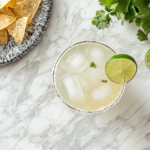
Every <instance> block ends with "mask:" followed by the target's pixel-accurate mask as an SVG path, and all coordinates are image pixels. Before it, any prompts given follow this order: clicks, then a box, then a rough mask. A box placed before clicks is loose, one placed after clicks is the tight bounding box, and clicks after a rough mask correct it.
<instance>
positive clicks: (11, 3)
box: [5, 0, 16, 8]
mask: <svg viewBox="0 0 150 150" xmlns="http://www.w3.org/2000/svg"><path fill="white" fill-rule="evenodd" d="M15 6H16V0H10V2H8V3H7V5H5V7H11V8H14V7H15Z"/></svg>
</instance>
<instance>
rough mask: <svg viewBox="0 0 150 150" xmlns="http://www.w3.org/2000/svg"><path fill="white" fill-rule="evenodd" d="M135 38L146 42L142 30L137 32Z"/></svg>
mask: <svg viewBox="0 0 150 150" xmlns="http://www.w3.org/2000/svg"><path fill="white" fill-rule="evenodd" d="M137 36H138V39H139V40H140V41H145V40H148V34H145V33H144V32H143V31H142V30H139V31H138V33H137Z"/></svg>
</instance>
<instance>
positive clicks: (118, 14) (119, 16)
mask: <svg viewBox="0 0 150 150" xmlns="http://www.w3.org/2000/svg"><path fill="white" fill-rule="evenodd" d="M116 16H117V18H118V20H121V24H122V25H124V17H125V16H124V14H123V13H116Z"/></svg>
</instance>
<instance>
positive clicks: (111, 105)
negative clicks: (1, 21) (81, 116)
mask: <svg viewBox="0 0 150 150" xmlns="http://www.w3.org/2000/svg"><path fill="white" fill-rule="evenodd" d="M85 43H97V44H100V45H103V46H106V47H107V48H109V49H110V50H111V51H113V52H114V54H116V52H115V51H114V50H113V49H111V48H110V47H109V46H107V45H106V44H104V43H102V42H99V41H92V40H89V41H82V42H78V43H76V44H74V45H72V46H70V47H69V48H67V49H66V50H64V51H63V52H62V53H60V55H59V56H58V58H57V59H56V62H55V64H54V67H53V69H52V86H53V87H54V91H55V93H56V94H57V96H58V97H59V98H60V99H61V100H62V101H63V103H65V104H66V105H67V106H68V107H70V108H71V109H73V110H75V111H78V112H82V113H89V114H95V113H100V112H105V111H107V110H108V109H110V108H111V107H113V106H115V105H116V104H117V103H118V102H119V100H120V98H121V97H122V95H123V93H124V91H125V87H126V82H125V80H124V84H123V87H122V90H121V92H120V94H119V97H118V98H117V99H116V100H115V101H114V102H113V103H112V104H110V105H109V106H107V107H105V108H101V109H99V110H95V111H87V110H82V109H79V108H74V107H73V106H71V105H70V104H69V103H67V102H66V101H65V100H64V99H63V98H62V97H61V95H60V94H59V92H58V90H57V87H56V81H55V72H56V69H57V65H58V63H59V60H60V59H61V58H62V56H63V55H64V54H65V53H66V52H67V51H69V50H70V49H72V48H73V47H75V46H77V45H80V44H85Z"/></svg>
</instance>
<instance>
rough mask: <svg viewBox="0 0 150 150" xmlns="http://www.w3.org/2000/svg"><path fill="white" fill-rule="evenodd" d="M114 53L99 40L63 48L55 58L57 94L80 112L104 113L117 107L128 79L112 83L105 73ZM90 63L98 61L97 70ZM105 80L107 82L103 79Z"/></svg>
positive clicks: (54, 84) (54, 82)
mask: <svg viewBox="0 0 150 150" xmlns="http://www.w3.org/2000/svg"><path fill="white" fill-rule="evenodd" d="M100 49H101V50H100ZM115 54H116V53H115V52H114V51H113V50H112V49H111V48H110V47H108V46H106V45H105V44H103V43H101V42H96V41H85V42H80V43H77V44H75V45H73V46H71V47H69V48H68V49H67V50H65V51H63V52H62V53H61V54H60V55H59V57H58V58H57V60H56V63H55V65H54V68H53V75H52V83H53V86H54V89H55V92H56V94H57V95H58V97H59V98H60V99H61V100H62V101H63V102H64V103H65V104H66V105H67V106H69V107H70V108H72V109H74V110H77V111H79V112H86V113H97V112H104V111H106V110H108V109H110V108H111V107H112V106H114V105H115V104H116V103H117V102H119V100H120V98H121V96H122V94H123V92H124V90H125V86H126V83H125V82H124V84H117V83H113V82H111V81H110V80H109V79H108V78H107V76H106V75H105V64H106V62H107V60H108V59H109V58H110V57H111V56H113V55H115ZM84 56H86V57H84ZM91 62H94V63H95V64H96V66H97V68H96V69H94V68H91V67H90V64H91ZM81 64H82V65H81ZM105 79H107V80H108V83H103V82H102V81H101V80H105ZM65 88H67V91H65V90H64V89H65ZM68 91H69V92H68ZM66 95H67V97H66ZM83 97H84V98H83ZM85 97H86V98H85ZM99 99H101V101H98V100H99ZM106 99H107V100H106Z"/></svg>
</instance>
